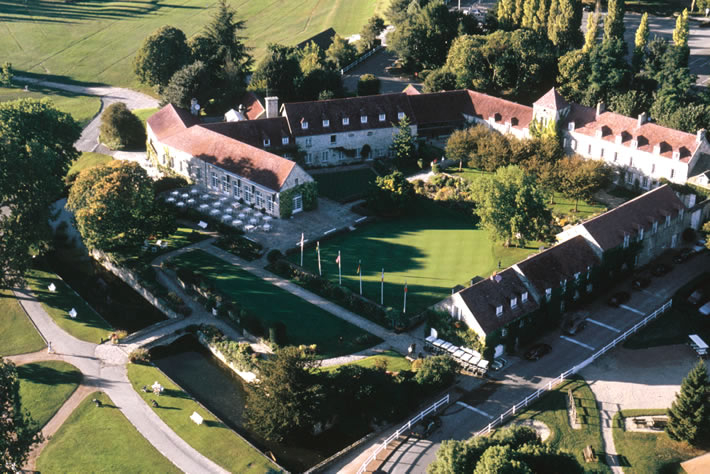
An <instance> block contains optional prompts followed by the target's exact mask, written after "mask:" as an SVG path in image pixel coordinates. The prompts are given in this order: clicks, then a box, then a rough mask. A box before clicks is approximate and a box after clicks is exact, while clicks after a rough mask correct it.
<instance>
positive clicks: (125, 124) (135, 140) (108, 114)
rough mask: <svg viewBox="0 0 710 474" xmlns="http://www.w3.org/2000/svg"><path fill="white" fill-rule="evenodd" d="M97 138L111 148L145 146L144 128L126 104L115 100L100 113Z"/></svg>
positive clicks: (137, 147)
mask: <svg viewBox="0 0 710 474" xmlns="http://www.w3.org/2000/svg"><path fill="white" fill-rule="evenodd" d="M99 139H100V140H101V143H103V144H104V145H106V146H107V147H108V148H110V149H111V150H124V149H139V148H141V147H144V146H145V141H146V135H145V128H144V127H143V123H142V122H141V120H140V119H139V118H138V117H136V115H135V114H133V112H131V111H130V110H128V107H126V104H124V103H123V102H115V103H113V104H111V105H109V106H108V107H107V108H106V110H105V111H104V113H103V114H101V128H100V134H99Z"/></svg>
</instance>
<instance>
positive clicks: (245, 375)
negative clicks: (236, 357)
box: [197, 331, 258, 383]
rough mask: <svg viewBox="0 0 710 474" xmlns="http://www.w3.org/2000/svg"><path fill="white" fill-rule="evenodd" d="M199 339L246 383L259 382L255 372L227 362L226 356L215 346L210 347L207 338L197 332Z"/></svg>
mask: <svg viewBox="0 0 710 474" xmlns="http://www.w3.org/2000/svg"><path fill="white" fill-rule="evenodd" d="M197 339H198V340H199V341H200V344H202V345H203V346H205V347H206V348H207V349H208V350H209V351H210V352H211V353H212V355H214V356H215V357H216V358H218V359H219V360H220V361H222V363H223V364H224V365H226V366H227V367H229V368H230V369H231V370H232V372H234V373H235V374H237V375H238V376H240V377H241V378H242V379H243V380H244V381H245V382H247V383H252V382H255V381H257V380H258V379H257V377H256V374H255V373H254V372H247V371H242V370H239V369H237V368H236V367H234V365H233V364H232V363H231V362H227V358H226V357H224V354H222V353H221V352H220V351H218V350H217V349H216V348H215V347H214V346H212V345H210V343H209V342H207V338H206V337H205V336H204V335H202V333H201V332H199V331H198V332H197Z"/></svg>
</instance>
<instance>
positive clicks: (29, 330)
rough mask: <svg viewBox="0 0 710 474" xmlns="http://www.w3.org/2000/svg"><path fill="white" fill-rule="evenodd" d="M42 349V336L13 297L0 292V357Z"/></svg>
mask: <svg viewBox="0 0 710 474" xmlns="http://www.w3.org/2000/svg"><path fill="white" fill-rule="evenodd" d="M44 347H45V345H44V340H43V339H42V336H40V335H39V333H38V332H37V330H36V329H35V327H34V325H33V324H32V322H31V321H30V320H29V318H28V317H27V315H26V314H25V312H24V311H23V310H22V308H21V307H20V304H19V303H18V302H17V300H16V299H15V295H14V294H13V293H12V292H11V291H9V290H0V357H3V356H9V355H15V354H27V353H30V352H36V351H38V350H40V349H44Z"/></svg>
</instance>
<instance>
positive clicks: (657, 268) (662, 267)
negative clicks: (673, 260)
mask: <svg viewBox="0 0 710 474" xmlns="http://www.w3.org/2000/svg"><path fill="white" fill-rule="evenodd" d="M669 271H671V266H670V265H666V264H665V263H658V264H656V265H654V266H653V268H652V269H651V274H653V276H662V275H665V274H666V273H668V272H669Z"/></svg>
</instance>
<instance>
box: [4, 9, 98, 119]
mask: <svg viewBox="0 0 710 474" xmlns="http://www.w3.org/2000/svg"><path fill="white" fill-rule="evenodd" d="M5 6H6V5H5V4H2V5H0V24H7V23H5V22H3V21H2V13H3V10H4V8H5ZM7 39H10V38H7V36H6V35H0V45H2V44H3V43H4V42H5V41H6V40H7ZM0 51H3V47H2V46H0ZM0 55H2V54H0ZM13 65H14V64H13ZM20 98H30V99H43V98H47V99H50V100H51V101H52V103H53V104H54V106H55V107H56V108H57V109H59V110H61V111H62V112H66V113H68V114H69V115H71V116H72V117H74V120H76V121H77V122H78V123H79V125H81V127H85V126H86V124H88V123H89V122H90V121H91V119H93V118H94V116H95V115H96V114H97V113H99V109H100V108H101V99H99V98H98V97H92V96H88V95H82V94H76V93H74V92H67V91H58V90H54V89H45V88H42V87H38V86H34V85H32V86H30V90H29V92H25V91H24V87H20V86H19V85H18V86H17V87H0V102H5V101H9V100H15V99H20Z"/></svg>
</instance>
